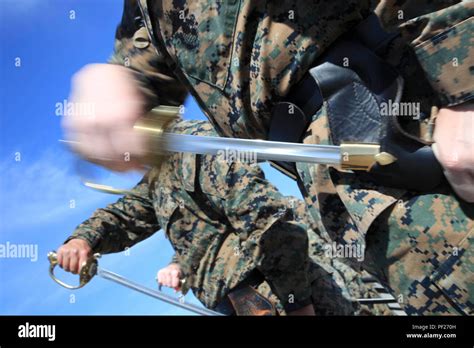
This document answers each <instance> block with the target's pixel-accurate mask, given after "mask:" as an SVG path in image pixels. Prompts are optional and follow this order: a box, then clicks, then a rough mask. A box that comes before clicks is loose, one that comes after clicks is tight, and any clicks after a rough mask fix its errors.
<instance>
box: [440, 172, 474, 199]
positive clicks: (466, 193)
mask: <svg viewBox="0 0 474 348" xmlns="http://www.w3.org/2000/svg"><path fill="white" fill-rule="evenodd" d="M445 176H446V178H447V179H448V181H449V183H450V184H451V187H452V188H453V190H454V192H456V193H457V194H458V196H459V197H461V198H462V199H463V200H465V201H466V202H469V203H472V202H474V180H473V179H474V178H473V176H472V175H471V173H469V172H465V173H452V172H451V171H449V170H446V171H445Z"/></svg>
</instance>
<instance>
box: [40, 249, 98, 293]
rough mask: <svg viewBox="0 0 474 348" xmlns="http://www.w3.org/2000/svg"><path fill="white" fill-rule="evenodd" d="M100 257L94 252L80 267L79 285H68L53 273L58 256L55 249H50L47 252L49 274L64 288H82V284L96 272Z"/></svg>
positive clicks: (88, 280)
mask: <svg viewBox="0 0 474 348" xmlns="http://www.w3.org/2000/svg"><path fill="white" fill-rule="evenodd" d="M99 258H100V254H98V253H97V254H94V255H93V256H92V257H91V258H90V259H89V260H87V262H86V263H85V264H84V265H83V266H82V267H81V271H80V272H79V285H76V286H74V285H69V284H67V283H65V282H63V281H62V280H60V279H58V278H57V277H56V275H55V274H54V269H55V268H56V266H57V265H58V256H57V254H56V251H50V252H49V253H48V260H49V276H50V277H51V279H53V280H54V281H55V282H56V283H58V284H59V285H61V286H62V287H65V288H66V289H70V290H76V289H80V288H82V287H83V286H84V285H86V284H87V283H89V282H90V281H91V279H92V278H94V276H95V275H96V274H97V267H98V259H99Z"/></svg>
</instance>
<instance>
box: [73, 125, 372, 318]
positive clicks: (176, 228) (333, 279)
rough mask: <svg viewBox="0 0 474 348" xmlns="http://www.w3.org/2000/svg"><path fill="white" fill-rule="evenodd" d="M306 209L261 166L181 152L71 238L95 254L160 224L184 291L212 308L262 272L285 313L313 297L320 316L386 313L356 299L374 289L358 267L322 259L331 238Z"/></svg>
mask: <svg viewBox="0 0 474 348" xmlns="http://www.w3.org/2000/svg"><path fill="white" fill-rule="evenodd" d="M171 130H172V131H174V132H176V133H183V134H199V135H215V132H214V131H213V129H212V126H211V125H210V124H209V123H208V122H204V121H179V122H176V123H175V124H174V125H173V126H172V127H171ZM152 172H153V173H152ZM152 174H153V175H152ZM150 178H153V179H150ZM305 209H306V208H305V205H304V203H303V202H302V201H300V200H298V199H296V198H291V197H284V196H282V195H281V194H280V193H279V192H278V191H277V189H276V188H275V187H274V186H273V185H271V184H270V183H269V182H268V181H266V180H265V177H264V175H263V172H262V171H261V169H260V168H259V166H258V165H251V164H245V163H240V162H227V161H226V160H225V159H224V158H221V157H219V156H197V155H191V154H175V155H173V156H170V157H169V158H168V159H167V160H166V161H164V162H163V164H162V165H161V167H160V168H159V169H158V168H154V169H152V171H151V172H149V173H148V174H147V175H146V176H145V177H144V178H143V179H142V180H141V181H140V183H139V184H138V185H137V186H136V187H135V188H134V189H133V190H132V193H130V194H127V195H125V196H124V197H122V198H121V199H119V200H118V201H117V202H116V203H113V204H110V205H108V206H107V207H106V208H104V209H98V210H97V211H96V212H95V213H94V214H93V216H92V217H91V218H89V219H88V220H86V221H84V222H83V223H82V224H80V225H79V226H78V228H77V229H76V230H75V232H74V233H73V234H72V235H71V236H70V237H69V238H68V239H67V240H70V239H73V238H80V239H84V240H86V241H88V243H89V244H90V245H91V246H92V248H93V250H94V252H100V253H111V252H118V251H122V250H124V249H125V248H126V247H131V246H132V245H134V244H136V243H138V242H140V241H142V240H144V239H146V238H148V237H150V236H151V235H153V234H154V233H155V232H156V231H158V230H159V229H160V228H161V229H163V231H164V233H165V234H166V236H167V238H169V240H170V242H171V244H172V246H173V248H174V250H175V252H176V254H175V256H174V258H173V261H174V262H177V263H179V264H180V266H181V269H182V271H183V274H184V276H185V279H186V281H185V283H184V285H183V292H184V293H186V292H187V290H188V289H192V291H193V293H194V294H195V295H196V297H197V298H198V299H199V300H200V301H201V302H202V303H203V304H204V305H205V306H206V307H208V308H214V307H215V306H216V305H217V304H218V303H219V302H220V301H221V300H222V299H223V298H224V296H226V294H227V293H228V292H229V290H231V289H233V288H235V287H236V286H237V285H238V284H239V283H241V282H242V281H244V280H245V279H246V278H247V277H248V276H249V275H250V274H251V272H253V271H254V270H256V269H257V270H259V271H260V272H261V273H262V274H263V275H264V277H265V282H264V283H262V284H261V285H260V286H259V291H260V292H261V293H262V294H263V295H264V296H267V297H268V298H270V299H272V300H273V302H274V303H275V304H276V307H277V309H278V310H279V311H280V313H281V314H284V313H285V310H291V309H292V308H296V307H298V306H301V305H305V304H309V303H311V302H314V304H315V308H316V311H317V312H318V313H319V314H345V315H350V314H356V313H364V314H365V313H366V312H367V314H371V313H373V312H374V311H377V312H376V313H379V312H380V311H381V309H378V308H375V309H366V308H362V309H361V308H359V306H358V305H357V303H355V302H354V301H353V299H355V298H359V297H369V296H375V293H371V292H370V290H369V289H366V287H365V286H364V284H362V282H361V281H360V279H359V278H360V276H359V274H358V273H357V272H355V271H354V270H352V269H350V268H349V267H347V266H346V265H343V264H339V263H338V261H337V260H336V259H333V258H328V257H326V256H325V255H324V253H323V252H322V249H323V244H325V243H328V241H327V240H324V239H323V238H322V237H320V236H319V235H318V234H317V231H313V230H312V229H311V228H310V227H309V226H308V224H309V223H308V222H307V221H308V216H307V214H306V210H305ZM310 252H311V254H310ZM346 284H350V286H346ZM292 299H294V300H292ZM285 300H286V301H285ZM295 306H296V307H295Z"/></svg>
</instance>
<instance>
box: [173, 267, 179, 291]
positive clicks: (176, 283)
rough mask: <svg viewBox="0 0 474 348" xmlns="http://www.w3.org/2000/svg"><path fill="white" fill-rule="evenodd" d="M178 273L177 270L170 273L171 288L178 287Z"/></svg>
mask: <svg viewBox="0 0 474 348" xmlns="http://www.w3.org/2000/svg"><path fill="white" fill-rule="evenodd" d="M179 280H180V279H179V273H178V271H177V270H173V271H171V287H172V288H176V287H178V286H179Z"/></svg>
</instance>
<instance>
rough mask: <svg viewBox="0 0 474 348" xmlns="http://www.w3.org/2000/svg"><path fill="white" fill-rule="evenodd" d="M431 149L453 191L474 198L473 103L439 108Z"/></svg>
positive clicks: (472, 199)
mask: <svg viewBox="0 0 474 348" xmlns="http://www.w3.org/2000/svg"><path fill="white" fill-rule="evenodd" d="M434 141H435V144H434V145H433V151H434V153H435V155H436V158H437V159H438V161H439V162H440V163H441V165H442V166H443V168H444V173H445V175H446V178H447V179H448V181H449V183H450V184H451V186H452V188H453V189H454V191H455V192H456V193H457V194H458V195H459V196H460V197H461V198H462V199H464V200H465V201H467V202H471V203H472V202H474V104H473V103H470V104H464V105H459V106H456V107H452V108H445V109H440V111H439V113H438V116H437V118H436V128H435V133H434Z"/></svg>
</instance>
